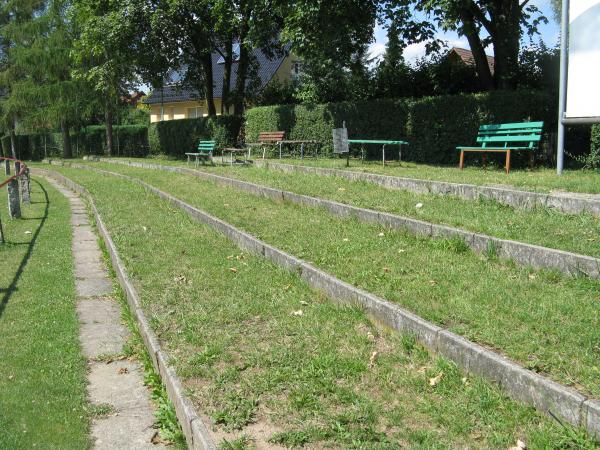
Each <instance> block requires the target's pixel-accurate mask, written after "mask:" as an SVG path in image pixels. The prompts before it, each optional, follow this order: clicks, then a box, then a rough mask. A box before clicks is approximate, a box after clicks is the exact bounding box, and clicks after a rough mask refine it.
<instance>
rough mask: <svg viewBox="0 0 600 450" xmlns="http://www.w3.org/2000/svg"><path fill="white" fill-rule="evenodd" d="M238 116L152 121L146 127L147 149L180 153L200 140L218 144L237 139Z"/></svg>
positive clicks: (228, 144) (224, 145)
mask: <svg viewBox="0 0 600 450" xmlns="http://www.w3.org/2000/svg"><path fill="white" fill-rule="evenodd" d="M240 125H241V120H240V119H239V118H236V117H233V116H218V117H214V118H212V117H211V118H198V119H181V120H168V121H164V122H155V123H152V124H150V127H149V128H148V141H149V145H150V153H152V154H155V155H156V154H163V155H169V156H175V157H182V156H183V155H184V154H185V153H186V152H190V151H192V150H194V149H195V148H196V146H197V144H198V141H199V140H201V139H202V140H214V141H216V145H217V148H223V147H231V146H234V145H235V144H236V142H237V136H238V133H239V129H240Z"/></svg>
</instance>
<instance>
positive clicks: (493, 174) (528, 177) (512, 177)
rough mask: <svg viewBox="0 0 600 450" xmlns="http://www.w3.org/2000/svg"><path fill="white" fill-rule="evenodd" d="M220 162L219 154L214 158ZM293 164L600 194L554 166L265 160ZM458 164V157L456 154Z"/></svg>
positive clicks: (591, 181) (583, 174)
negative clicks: (559, 173) (461, 167)
mask: <svg viewBox="0 0 600 450" xmlns="http://www.w3.org/2000/svg"><path fill="white" fill-rule="evenodd" d="M253 157H254V158H255V159H260V158H259V155H258V153H256V154H253ZM128 159H131V160H137V161H152V160H150V159H148V158H137V159H136V158H128ZM216 160H217V161H219V162H220V157H217V158H216ZM155 161H156V162H157V163H160V164H185V162H184V161H180V160H172V159H162V158H160V159H158V158H157V159H156V160H155ZM269 161H270V162H273V163H282V164H296V165H305V166H313V167H327V168H331V169H340V170H354V171H357V172H369V173H379V174H383V175H391V176H395V177H406V178H419V179H423V180H435V181H448V182H451V183H467V184H476V185H481V186H502V185H503V186H514V187H516V188H518V189H523V190H528V191H535V192H546V193H547V192H552V191H566V192H579V193H589V194H600V173H599V172H598V171H585V170H565V171H564V172H563V175H562V176H560V177H558V176H556V170H555V169H549V168H543V167H540V168H536V169H534V170H529V169H511V172H510V174H509V175H506V173H504V169H503V168H501V167H497V168H493V167H490V168H488V170H483V169H482V168H481V167H476V166H469V163H468V160H467V163H466V167H465V168H464V170H462V171H461V170H459V169H458V168H457V166H447V167H445V166H432V165H427V164H416V163H411V162H402V163H401V164H400V165H399V164H398V161H391V162H388V163H386V166H385V167H383V166H382V164H381V161H366V162H364V163H362V162H361V161H360V159H358V160H357V159H352V160H350V167H346V160H345V159H334V158H305V159H303V160H301V159H298V158H284V159H270V160H267V162H269ZM457 165H458V156H457Z"/></svg>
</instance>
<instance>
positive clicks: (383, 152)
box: [381, 144, 385, 167]
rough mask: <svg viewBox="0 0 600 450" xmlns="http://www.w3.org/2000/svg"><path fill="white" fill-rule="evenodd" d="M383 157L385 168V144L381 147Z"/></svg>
mask: <svg viewBox="0 0 600 450" xmlns="http://www.w3.org/2000/svg"><path fill="white" fill-rule="evenodd" d="M381 157H382V159H383V167H385V144H383V147H381Z"/></svg>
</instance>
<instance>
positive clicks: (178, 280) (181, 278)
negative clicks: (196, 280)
mask: <svg viewBox="0 0 600 450" xmlns="http://www.w3.org/2000/svg"><path fill="white" fill-rule="evenodd" d="M173 281H175V282H176V283H187V278H186V277H185V276H183V275H177V276H176V277H175V278H173Z"/></svg>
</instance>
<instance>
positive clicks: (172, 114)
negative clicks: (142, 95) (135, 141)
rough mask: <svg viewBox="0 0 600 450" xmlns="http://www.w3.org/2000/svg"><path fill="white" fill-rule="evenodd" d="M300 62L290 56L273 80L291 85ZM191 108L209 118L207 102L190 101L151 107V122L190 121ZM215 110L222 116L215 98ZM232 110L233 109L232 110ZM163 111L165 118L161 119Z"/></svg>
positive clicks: (219, 103) (218, 102) (217, 100)
mask: <svg viewBox="0 0 600 450" xmlns="http://www.w3.org/2000/svg"><path fill="white" fill-rule="evenodd" d="M296 61H298V58H297V57H295V56H294V55H290V56H288V57H287V58H285V59H284V60H283V62H282V63H281V66H280V67H279V69H278V70H277V72H275V75H274V76H273V80H277V81H278V82H279V83H281V84H286V83H290V82H291V80H292V70H293V68H294V63H295V62H296ZM191 108H200V110H199V115H198V117H206V116H208V110H207V108H206V102H205V101H204V100H201V101H189V102H174V103H164V104H162V105H161V104H156V105H151V108H150V122H151V123H154V122H160V121H161V120H178V119H190V118H192V117H193V115H192V114H191V112H190V109H191ZM215 108H216V109H217V115H220V114H221V99H220V98H215ZM231 109H232V108H231ZM161 111H162V113H163V114H164V116H163V117H162V119H161Z"/></svg>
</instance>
